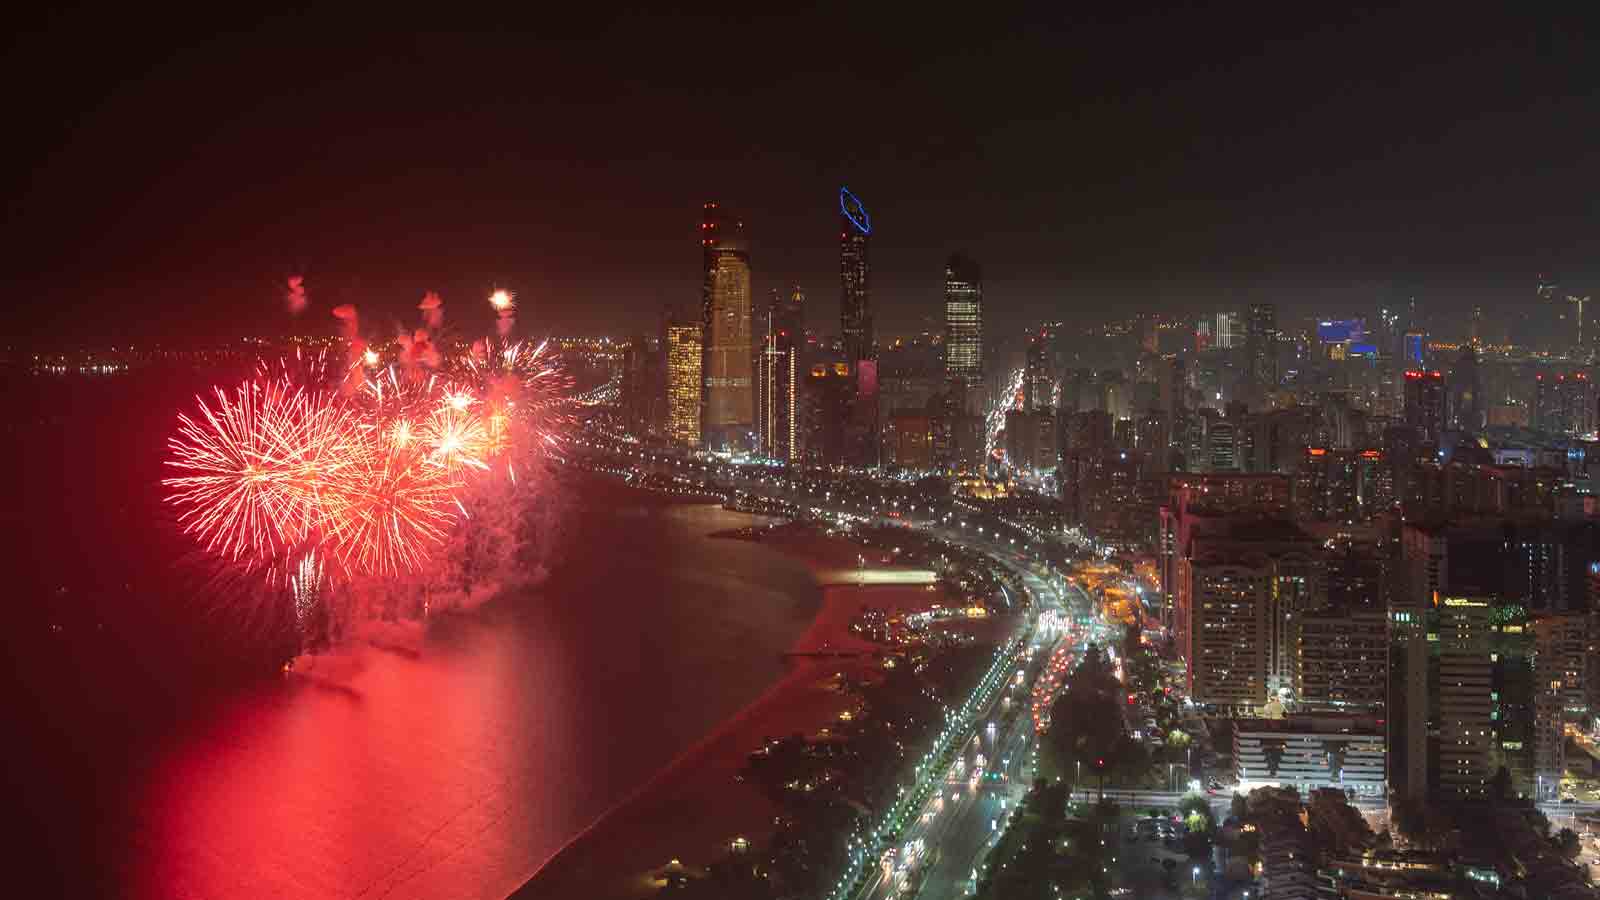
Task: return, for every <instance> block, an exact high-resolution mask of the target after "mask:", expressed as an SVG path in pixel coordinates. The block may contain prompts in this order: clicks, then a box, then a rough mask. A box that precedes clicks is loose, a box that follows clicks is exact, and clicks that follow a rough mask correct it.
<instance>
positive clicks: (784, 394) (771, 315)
mask: <svg viewBox="0 0 1600 900" xmlns="http://www.w3.org/2000/svg"><path fill="white" fill-rule="evenodd" d="M804 302H805V293H804V292H802V291H801V290H800V287H799V286H798V285H796V286H795V288H794V291H793V292H792V293H791V294H790V295H789V298H788V299H787V300H785V299H784V298H783V297H782V295H781V294H780V293H779V292H778V290H777V288H773V290H772V300H771V302H770V303H769V304H768V306H767V315H766V326H767V328H766V332H767V334H766V340H765V342H764V343H763V345H762V350H761V359H760V375H761V379H760V392H759V394H758V396H757V400H758V401H759V407H760V415H759V416H758V417H757V422H756V426H757V427H756V432H757V437H758V444H759V449H760V451H761V454H762V455H763V456H766V457H768V458H769V459H781V460H791V459H799V458H800V447H799V444H798V442H797V440H796V438H797V429H798V427H799V423H798V420H797V418H796V412H797V409H798V407H797V398H796V391H795V387H796V385H797V383H798V382H797V381H796V377H797V375H798V374H799V367H800V360H799V355H800V344H801V340H800V337H799V335H800V333H801V327H802V318H801V317H802V306H803V304H804Z"/></svg>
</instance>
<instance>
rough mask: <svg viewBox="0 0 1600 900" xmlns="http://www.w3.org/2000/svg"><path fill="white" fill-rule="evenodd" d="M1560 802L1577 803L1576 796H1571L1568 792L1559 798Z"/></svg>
mask: <svg viewBox="0 0 1600 900" xmlns="http://www.w3.org/2000/svg"><path fill="white" fill-rule="evenodd" d="M1561 802H1562V803H1577V802H1578V798H1577V797H1574V796H1572V795H1571V794H1568V795H1566V796H1565V797H1562V798H1561Z"/></svg>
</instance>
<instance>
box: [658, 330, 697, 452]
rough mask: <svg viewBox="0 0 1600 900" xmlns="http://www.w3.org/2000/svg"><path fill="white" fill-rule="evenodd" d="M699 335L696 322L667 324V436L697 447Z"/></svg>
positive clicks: (673, 440)
mask: <svg viewBox="0 0 1600 900" xmlns="http://www.w3.org/2000/svg"><path fill="white" fill-rule="evenodd" d="M702 335H703V330H702V328H701V326H700V323H698V322H692V323H673V324H669V325H668V326H667V341H666V344H667V346H666V355H667V437H668V438H669V439H671V440H672V442H673V443H675V444H680V445H682V446H685V447H698V446H700V413H701V384H702V378H701V355H702V351H703V349H704V343H703V340H702Z"/></svg>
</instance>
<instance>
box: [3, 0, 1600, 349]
mask: <svg viewBox="0 0 1600 900" xmlns="http://www.w3.org/2000/svg"><path fill="white" fill-rule="evenodd" d="M603 5H604V4H597V6H603ZM867 6H869V4H855V5H853V6H851V7H832V8H830V9H829V11H826V12H808V13H806V14H804V15H796V16H791V17H787V18H776V19H771V18H761V19H754V18H750V19H740V18H737V17H734V16H727V17H716V16H706V17H695V18H685V17H671V16H663V15H652V14H637V15H626V16H622V17H619V18H615V19H610V20H602V19H583V18H576V17H566V18H550V17H539V18H535V19H532V20H528V21H518V22H511V21H505V22H501V21H488V20H485V21H478V22H474V23H467V24H470V27H471V29H472V30H471V32H468V31H453V32H450V33H445V34H441V33H435V32H437V31H438V30H439V29H441V28H443V27H466V26H465V25H463V23H447V22H444V21H441V20H437V19H432V18H428V19H417V20H407V19H405V18H403V17H397V16H396V15H395V14H394V13H393V12H392V11H388V12H376V13H371V14H369V15H367V16H364V17H360V18H355V17H352V18H350V19H347V20H342V21H334V20H329V19H327V18H323V17H319V16H313V15H305V16H295V17H284V18H277V19H272V20H268V21H260V22H255V23H248V24H246V23H240V22H224V21H220V20H214V19H199V20H196V19H191V18H179V17H176V16H174V17H170V18H165V19H164V18H162V16H161V14H158V13H153V12H151V11H150V10H149V9H147V8H144V7H134V8H129V9H127V10H125V11H122V12H116V13H112V14H110V17H109V18H108V17H107V14H105V13H103V12H102V13H74V14H61V15H57V16H56V17H54V18H49V19H38V20H34V21H26V20H22V21H14V22H12V23H11V24H12V25H13V26H15V27H16V28H17V32H16V33H15V34H14V35H13V36H12V38H11V40H13V41H14V44H13V45H12V46H10V47H8V48H7V49H6V53H5V61H4V63H3V65H4V78H5V84H6V86H7V87H6V92H7V94H8V98H7V104H6V106H7V112H8V119H9V121H8V123H7V124H8V126H9V127H8V128H7V144H8V151H9V153H10V154H12V155H14V157H15V161H14V162H13V164H11V165H8V166H7V167H6V172H7V175H8V176H9V177H10V179H11V181H12V183H10V184H8V185H6V186H5V190H6V202H7V216H6V231H5V235H4V239H5V247H6V249H5V252H4V253H3V254H0V256H3V259H4V267H5V271H4V273H3V277H4V279H5V282H6V283H7V284H8V286H9V291H8V292H9V294H10V297H11V302H10V303H9V306H10V310H9V311H8V312H9V315H8V319H10V320H11V321H12V322H13V324H14V327H16V328H17V329H18V335H19V337H22V338H31V337H34V336H36V335H38V334H41V333H42V334H47V335H49V336H50V337H52V338H53V339H56V340H60V341H75V340H98V339H102V338H105V337H108V336H116V337H120V336H123V335H137V336H141V337H168V338H176V337H213V336H230V335H235V334H243V333H257V332H260V331H263V330H272V329H277V330H283V329H286V328H288V327H290V323H289V322H288V321H287V318H286V316H285V314H284V312H283V308H282V303H281V301H280V299H279V295H280V294H281V282H282V280H283V278H284V277H285V276H287V275H289V274H292V273H294V272H303V273H304V274H305V275H306V277H307V284H308V286H309V288H310V290H311V296H312V301H313V307H312V309H311V311H310V312H309V313H307V320H306V322H305V323H304V325H303V326H302V327H303V328H304V329H305V330H331V323H332V320H331V318H329V317H328V316H327V315H326V310H327V309H328V307H329V306H332V305H334V304H337V303H346V302H353V303H356V304H357V305H358V306H359V307H360V308H361V309H362V311H363V315H364V317H365V319H366V321H368V322H369V323H370V322H373V321H381V320H384V319H385V318H386V317H387V318H394V317H398V316H402V315H409V310H410V308H411V307H414V306H415V304H416V301H417V300H418V299H420V298H421V296H422V293H423V291H425V290H437V291H440V292H441V293H443V295H444V298H445V302H446V309H447V313H449V312H450V311H451V310H455V311H456V313H457V315H458V316H465V315H469V314H470V315H472V316H476V317H481V318H486V317H487V315H488V310H487V307H486V306H484V304H483V303H482V297H483V296H484V295H486V294H487V293H488V291H489V290H490V289H491V288H492V287H494V286H496V285H504V286H509V287H512V288H514V289H516V290H517V291H518V292H519V294H520V295H521V297H522V300H523V309H522V315H523V317H524V320H525V321H529V322H531V323H532V324H533V326H534V327H535V328H539V329H541V330H542V329H550V330H557V331H564V332H576V331H588V332H599V331H603V332H609V333H615V334H621V333H624V332H628V331H633V330H641V329H646V328H650V327H652V323H653V322H654V321H655V319H656V317H657V314H658V312H659V311H660V309H661V308H662V306H663V305H664V304H669V303H677V304H695V303H697V302H698V296H699V272H698V266H699V252H698V249H699V248H698V237H697V230H698V228H697V224H698V216H699V206H700V203H701V202H702V201H704V200H708V199H717V200H719V201H721V202H722V203H724V204H726V205H728V206H731V207H734V208H736V209H739V210H742V211H743V212H744V218H745V223H746V227H747V230H748V233H749V235H750V238H751V240H752V264H753V268H754V273H755V282H756V290H757V296H758V298H764V297H765V295H766V293H767V291H768V289H769V288H771V287H777V286H783V285H788V284H790V283H793V282H799V283H800V284H802V285H803V286H804V287H805V288H806V290H807V293H808V297H809V301H810V302H809V307H810V309H809V310H808V318H809V319H810V320H811V321H812V322H814V323H821V324H823V327H825V328H827V329H829V330H833V329H836V328H837V322H838V302H839V277H838V258H837V253H838V249H837V237H838V233H837V227H836V219H835V216H836V211H837V207H836V205H835V203H836V201H835V198H836V193H837V190H838V187H839V185H840V184H848V185H849V186H850V187H851V188H852V190H854V191H855V192H856V193H857V194H858V195H860V197H861V198H862V200H863V201H864V202H865V203H866V205H867V207H868V209H869V210H870V212H871V214H872V217H873V224H874V227H875V235H874V243H873V247H872V253H873V301H874V306H875V308H876V310H877V314H878V321H879V333H880V335H883V334H885V333H894V332H897V331H904V330H909V329H912V328H916V327H918V326H919V325H920V323H921V321H922V320H923V318H924V317H928V316H932V315H937V314H938V313H939V310H940V307H939V303H940V290H941V279H942V265H943V259H944V257H945V255H946V254H948V253H949V252H950V251H952V250H955V249H965V250H967V251H968V252H970V253H971V254H972V255H974V256H975V257H977V258H978V259H979V260H980V261H981V262H982V263H983V265H984V268H985V275H986V280H987V283H986V293H987V300H988V305H989V322H990V326H991V328H992V329H994V330H996V331H1003V330H1005V329H1012V328H1020V327H1021V326H1022V325H1023V324H1024V323H1025V322H1028V321H1031V320H1037V319H1039V318H1044V317H1050V318H1065V319H1068V320H1078V321H1082V320H1087V319H1090V318H1092V317H1099V316H1103V315H1104V314H1105V312H1106V310H1107V308H1108V306H1109V305H1110V304H1112V303H1115V304H1117V305H1118V308H1127V309H1132V308H1137V307H1143V308H1149V309H1163V310H1170V311H1176V310H1180V309H1182V310H1199V309H1203V308H1205V307H1207V306H1210V305H1216V304H1219V303H1227V304H1239V303H1243V302H1249V301H1252V300H1258V299H1267V300H1276V301H1278V302H1279V303H1280V304H1282V305H1283V306H1285V307H1286V308H1288V309H1292V310H1293V309H1300V310H1305V311H1311V310H1313V309H1315V310H1318V311H1322V312H1326V313H1338V312H1364V311H1367V310H1368V308H1370V306H1371V305H1373V304H1374V303H1376V302H1377V301H1379V300H1381V299H1384V298H1386V297H1396V296H1404V295H1415V296H1417V297H1418V298H1419V300H1420V301H1421V302H1422V304H1423V307H1424V309H1427V310H1429V311H1431V312H1433V314H1434V315H1437V316H1440V317H1446V316H1449V315H1453V314H1455V313H1457V312H1459V311H1464V310H1465V309H1467V308H1468V307H1469V306H1470V304H1472V303H1475V302H1476V303H1484V304H1486V305H1487V306H1489V307H1490V308H1491V309H1497V308H1498V309H1503V308H1505V307H1504V306H1499V304H1512V303H1518V302H1526V300H1527V298H1528V297H1530V296H1531V294H1532V290H1533V285H1534V281H1535V277H1536V275H1537V273H1538V272H1540V271H1554V272H1556V273H1557V274H1558V275H1559V276H1560V277H1561V279H1562V282H1563V285H1564V287H1567V288H1571V289H1580V290H1583V291H1586V292H1592V291H1600V266H1597V265H1596V262H1595V261H1596V259H1597V251H1600V223H1597V221H1596V217H1595V208H1594V198H1595V197H1596V196H1597V194H1600V115H1597V113H1600V92H1597V90H1596V88H1597V80H1600V79H1597V75H1596V74H1595V73H1596V72H1600V52H1597V51H1600V46H1596V44H1597V42H1596V41H1595V40H1594V39H1593V37H1592V34H1593V28H1592V27H1590V24H1591V23H1589V22H1582V21H1562V20H1556V19H1550V18H1546V19H1543V20H1537V19H1534V18H1528V19H1520V20H1512V19H1501V18H1497V19H1479V18H1473V17H1472V15H1471V13H1470V12H1468V9H1467V8H1466V7H1460V6H1455V7H1443V6H1441V7H1437V8H1435V9H1434V10H1432V11H1429V12H1416V13H1402V14H1393V13H1378V12H1373V13H1367V12H1355V11H1345V10H1328V11H1326V15H1329V16H1332V17H1333V18H1329V19H1326V20H1323V21H1311V20H1306V19H1297V18H1285V17H1284V16H1285V15H1286V14H1287V15H1290V16H1295V15H1299V16H1303V15H1305V14H1306V13H1304V12H1301V11H1289V12H1287V13H1285V10H1287V7H1285V6H1283V5H1279V6H1276V7H1271V8H1270V9H1272V10H1274V12H1272V13H1270V14H1267V13H1263V14H1259V15H1257V14H1252V15H1245V14H1243V12H1242V11H1240V10H1239V9H1233V10H1231V11H1227V12H1210V13H1208V12H1186V13H1182V14H1159V15H1157V14H1152V15H1148V16H1143V17H1131V16H1128V15H1127V14H1126V13H1125V12H1122V11H1121V10H1116V11H1115V14H1116V15H1117V16H1119V18H1115V19H1111V18H1095V17H1093V16H1089V15H1087V14H1081V13H1075V12H1063V11H1062V10H1061V9H1059V8H1052V7H1046V8H1042V9H1040V10H1035V11H1032V12H1028V11H1019V12H1017V13H1015V14H1014V15H1007V14H1001V7H999V6H997V5H984V4H978V5H967V6H963V7H961V8H962V9H964V10H966V11H967V12H966V13H964V14H962V15H950V14H946V13H943V12H940V9H942V7H938V6H937V5H919V6H908V7H904V8H903V9H901V10H900V11H899V12H894V13H891V12H888V11H877V10H874V11H870V12H866V13H863V12H862V9H864V8H865V7H867ZM1058 6H1061V5H1058ZM1109 9H1110V8H1109V7H1108V10H1109ZM432 10H433V11H434V14H442V13H443V11H444V10H445V8H444V7H439V6H438V5H435V6H434V7H432ZM979 13H985V14H987V15H982V16H980V15H979ZM1111 14H1112V13H1111V12H1110V11H1108V12H1107V13H1105V14H1104V15H1108V16H1109V15H1111ZM1586 32H1588V34H1586Z"/></svg>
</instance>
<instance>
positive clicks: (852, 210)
mask: <svg viewBox="0 0 1600 900" xmlns="http://www.w3.org/2000/svg"><path fill="white" fill-rule="evenodd" d="M871 236H872V221H871V219H869V218H868V217H867V208H866V207H865V206H862V205H861V201H860V200H858V199H856V195H855V194H852V193H850V190H849V189H848V188H840V189H839V284H840V289H841V293H840V297H839V336H840V338H841V340H842V341H843V344H844V355H845V360H846V361H847V362H849V363H850V364H851V365H852V366H853V365H854V364H855V363H857V362H859V361H861V360H863V359H875V358H876V349H875V346H874V336H873V331H872V268H871V265H870V263H869V260H868V258H867V248H868V239H869V238H871Z"/></svg>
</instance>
